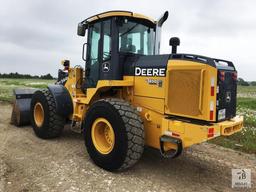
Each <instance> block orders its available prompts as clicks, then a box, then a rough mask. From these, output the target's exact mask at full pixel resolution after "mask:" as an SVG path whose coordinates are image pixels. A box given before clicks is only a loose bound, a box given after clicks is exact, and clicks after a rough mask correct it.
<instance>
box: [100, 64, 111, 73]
mask: <svg viewBox="0 0 256 192" xmlns="http://www.w3.org/2000/svg"><path fill="white" fill-rule="evenodd" d="M109 70H110V64H109V62H104V63H102V71H103V72H105V73H107V72H109Z"/></svg>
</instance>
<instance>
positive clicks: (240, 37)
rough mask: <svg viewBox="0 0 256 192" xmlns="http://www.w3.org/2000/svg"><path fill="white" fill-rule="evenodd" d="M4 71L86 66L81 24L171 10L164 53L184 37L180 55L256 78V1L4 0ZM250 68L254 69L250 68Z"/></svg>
mask: <svg viewBox="0 0 256 192" xmlns="http://www.w3.org/2000/svg"><path fill="white" fill-rule="evenodd" d="M0 3H1V7H0V19H1V22H0V29H1V30H0V73H4V72H15V71H18V72H20V73H31V74H42V73H49V72H50V73H51V74H53V75H56V74H57V69H58V68H59V67H60V65H59V63H60V60H61V59H65V58H66V59H70V60H71V64H73V65H77V64H79V65H84V62H83V61H82V59H81V50H82V44H83V43H84V42H85V38H81V37H78V36H77V35H76V27H77V23H78V22H80V21H81V20H83V19H85V18H86V17H89V16H91V15H94V14H96V13H100V12H103V11H108V10H130V11H134V12H138V13H142V14H145V15H147V16H150V17H152V18H154V19H157V18H158V17H159V16H160V15H162V14H163V13H164V11H166V10H168V11H169V12H170V14H169V19H168V20H167V21H166V23H165V24H164V26H163V35H162V46H161V50H162V51H161V52H162V53H169V52H170V47H169V45H168V42H169V38H170V37H172V36H178V37H180V39H181V46H180V47H179V48H178V51H179V52H186V53H195V54H201V55H206V56H212V57H218V58H223V59H228V60H232V61H234V63H235V64H236V67H237V69H238V71H239V74H240V76H241V77H244V78H245V79H247V80H255V75H254V74H255V71H256V67H255V65H254V62H255V60H256V54H255V53H254V50H255V48H254V45H255V44H256V37H255V34H256V25H255V23H256V13H255V10H254V8H255V6H256V2H255V1H253V0H246V1H231V0H215V1H211V0H195V1H189V0H184V1H179V0H172V1H165V0H158V1H146V0H141V1H136V0H129V1H120V0H119V1H118V0H112V1H102V0H94V1H86V0H77V1H72V0H62V1H61V0H56V1H50V0H37V1H33V0H26V1H19V0H8V1H4V0H0ZM248 68H250V70H248Z"/></svg>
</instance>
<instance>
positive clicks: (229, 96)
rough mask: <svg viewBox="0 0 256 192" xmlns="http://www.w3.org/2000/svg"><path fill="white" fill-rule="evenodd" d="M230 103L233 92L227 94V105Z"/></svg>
mask: <svg viewBox="0 0 256 192" xmlns="http://www.w3.org/2000/svg"><path fill="white" fill-rule="evenodd" d="M230 101H231V92H230V91H228V92H227V93H226V102H227V103H230Z"/></svg>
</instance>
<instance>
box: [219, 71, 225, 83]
mask: <svg viewBox="0 0 256 192" xmlns="http://www.w3.org/2000/svg"><path fill="white" fill-rule="evenodd" d="M219 78H220V80H221V81H225V71H220V73H219Z"/></svg>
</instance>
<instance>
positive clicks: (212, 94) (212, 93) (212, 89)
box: [211, 77, 215, 96]
mask: <svg viewBox="0 0 256 192" xmlns="http://www.w3.org/2000/svg"><path fill="white" fill-rule="evenodd" d="M214 81H215V79H214V78H213V77H212V78H211V96H214V89H215V87H214V85H215V83H214Z"/></svg>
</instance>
